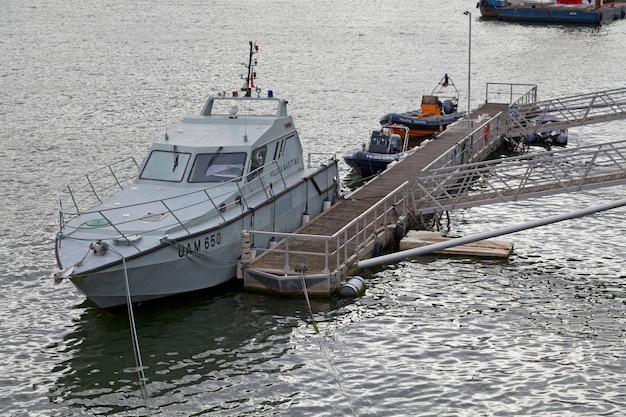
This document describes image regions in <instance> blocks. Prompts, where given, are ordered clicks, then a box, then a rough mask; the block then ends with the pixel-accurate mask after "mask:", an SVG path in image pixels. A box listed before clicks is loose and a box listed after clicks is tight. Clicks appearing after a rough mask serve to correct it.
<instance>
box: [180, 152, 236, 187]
mask: <svg viewBox="0 0 626 417" xmlns="http://www.w3.org/2000/svg"><path fill="white" fill-rule="evenodd" d="M245 162H246V153H245V152H233V153H202V154H198V155H197V156H196V160H195V161H194V163H193V167H192V168H191V174H189V182H225V181H231V180H235V179H240V177H241V175H242V174H243V168H244V166H245Z"/></svg>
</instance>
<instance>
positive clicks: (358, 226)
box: [249, 181, 409, 274]
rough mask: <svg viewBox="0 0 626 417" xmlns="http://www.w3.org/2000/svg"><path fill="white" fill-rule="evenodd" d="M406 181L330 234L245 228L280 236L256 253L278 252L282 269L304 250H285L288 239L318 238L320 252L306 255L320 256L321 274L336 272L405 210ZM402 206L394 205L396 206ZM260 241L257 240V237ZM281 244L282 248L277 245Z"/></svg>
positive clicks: (252, 232) (311, 252)
mask: <svg viewBox="0 0 626 417" xmlns="http://www.w3.org/2000/svg"><path fill="white" fill-rule="evenodd" d="M408 200H409V182H408V181H405V182H404V183H402V184H401V185H400V186H398V187H396V188H395V189H394V190H393V191H391V192H390V193H388V194H387V195H386V196H385V197H384V198H383V199H381V200H380V201H378V203H376V204H375V205H374V206H372V207H370V208H369V209H368V210H366V211H365V212H363V213H362V214H360V215H359V216H358V217H357V218H355V219H353V220H352V221H350V222H349V223H348V224H346V225H345V226H344V227H342V228H341V229H339V230H338V231H336V232H335V233H333V234H332V235H311V234H303V233H297V232H294V233H277V232H271V231H261V230H249V233H250V235H251V236H252V235H257V236H273V237H277V238H280V239H281V240H280V242H278V244H277V245H276V246H274V247H271V248H270V247H268V248H259V247H257V248H256V250H257V251H260V252H262V253H263V252H272V253H278V254H280V253H282V254H283V256H284V257H285V258H284V265H285V268H284V269H285V270H286V271H293V270H294V269H293V268H291V267H290V266H289V265H290V254H291V255H293V254H296V253H304V252H298V251H293V250H290V249H289V244H290V242H292V241H296V240H297V241H305V240H309V241H310V240H316V241H322V242H323V243H324V245H323V248H324V249H323V251H307V252H306V254H307V256H313V257H320V256H321V257H324V265H325V267H324V270H323V271H322V273H324V274H330V273H331V266H332V268H333V271H338V270H341V269H343V268H345V266H346V265H347V263H348V262H349V260H350V259H352V258H353V257H354V256H358V254H359V253H360V251H361V250H362V249H363V248H365V247H366V246H367V244H368V243H369V242H372V240H373V239H375V238H376V237H377V236H378V235H379V234H380V233H381V232H383V231H384V230H386V228H387V227H388V225H390V224H392V222H391V218H392V217H393V218H394V219H393V221H394V222H395V221H397V217H398V216H399V214H400V213H398V211H397V210H400V211H401V212H404V213H407V208H408V203H409V201H408ZM400 204H401V205H402V207H399V208H398V205H400ZM259 240H261V239H259ZM281 243H282V244H283V248H281V246H280V245H281ZM331 258H335V262H331ZM309 272H311V271H309Z"/></svg>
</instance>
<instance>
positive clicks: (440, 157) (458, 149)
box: [241, 83, 626, 296]
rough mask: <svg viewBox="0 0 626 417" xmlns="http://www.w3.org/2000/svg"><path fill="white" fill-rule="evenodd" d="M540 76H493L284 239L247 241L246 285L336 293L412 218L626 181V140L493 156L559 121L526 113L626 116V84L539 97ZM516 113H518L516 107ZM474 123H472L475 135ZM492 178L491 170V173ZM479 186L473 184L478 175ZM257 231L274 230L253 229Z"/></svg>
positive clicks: (578, 120) (571, 119) (570, 117)
mask: <svg viewBox="0 0 626 417" xmlns="http://www.w3.org/2000/svg"><path fill="white" fill-rule="evenodd" d="M536 91H537V90H536V86H529V85H521V84H500V83H489V84H488V85H487V94H486V101H485V104H483V105H482V106H480V107H479V108H478V109H476V110H474V111H472V113H471V114H472V115H474V116H475V119H473V120H472V121H471V126H468V121H467V119H461V120H459V121H457V122H456V123H454V124H452V125H451V126H449V127H448V128H447V129H446V130H445V131H444V132H442V133H441V134H439V135H438V136H437V137H436V138H435V139H433V140H430V141H427V142H425V143H423V144H422V145H420V147H419V148H418V149H417V150H416V151H415V152H414V153H412V154H411V155H409V156H408V157H406V158H405V159H403V160H401V161H399V162H398V163H396V164H394V165H391V166H389V167H388V168H387V169H386V170H385V171H383V172H382V173H381V174H380V175H378V176H376V177H375V178H374V179H373V180H371V181H369V182H367V183H366V184H365V185H363V186H362V187H361V188H359V189H357V190H356V191H355V192H353V193H352V194H350V195H348V196H346V197H345V198H344V199H340V200H338V201H335V202H334V204H332V206H330V208H329V209H328V210H326V211H324V212H323V213H322V214H320V215H319V216H318V217H316V218H315V219H312V220H311V221H310V222H308V223H306V224H304V225H303V226H302V227H301V228H300V229H299V230H297V231H296V232H294V233H274V234H272V233H269V234H271V235H273V237H275V238H276V242H277V244H275V245H272V246H271V247H269V248H258V247H257V248H256V249H255V251H253V252H256V256H253V257H252V258H250V257H249V253H250V249H249V248H248V247H246V246H245V245H242V246H243V247H242V253H243V254H245V256H242V269H241V277H242V278H243V281H244V289H246V290H250V291H260V292H267V293H274V294H281V295H299V294H302V292H303V285H302V283H303V282H305V285H306V289H307V292H308V294H310V295H317V296H330V295H333V294H336V293H337V292H338V290H339V288H340V287H341V285H342V283H343V282H344V281H345V280H346V279H347V278H348V276H349V274H350V273H351V272H352V270H353V269H354V265H355V264H356V262H357V261H359V260H362V259H365V258H368V257H371V256H376V255H378V254H380V253H381V252H382V248H383V247H385V246H386V245H389V244H390V243H392V242H394V241H396V243H397V241H398V240H399V238H400V237H401V236H404V232H405V227H406V224H407V221H408V220H417V219H418V218H420V217H421V216H423V215H426V214H436V213H439V214H440V213H443V212H444V211H446V210H453V209H455V208H464V207H472V206H477V205H482V204H488V203H491V202H503V201H513V200H519V199H523V198H530V197H537V196H541V195H547V194H555V193H563V192H575V191H580V190H582V189H588V188H594V187H601V186H607V185H613V184H622V183H625V182H626V141H624V142H617V143H612V144H604V145H595V146H590V147H584V148H582V147H581V148H574V149H562V150H558V151H546V152H545V153H542V154H543V155H545V157H544V158H542V157H541V156H540V155H541V154H539V156H538V155H533V158H528V157H525V156H524V155H520V156H518V157H513V158H510V159H509V160H503V159H498V160H497V161H492V162H489V161H485V159H486V158H487V156H488V155H490V154H491V153H492V152H493V151H494V150H496V149H497V148H498V147H499V146H500V145H501V143H502V140H503V138H504V137H505V136H506V135H507V134H510V133H511V132H512V133H513V134H527V133H529V132H531V133H537V132H540V131H541V130H542V129H543V130H551V129H554V128H555V126H556V125H555V124H552V125H549V126H548V125H542V124H541V123H536V124H533V125H532V126H528V125H526V124H524V123H520V122H519V121H520V120H537V118H539V119H541V118H542V117H543V116H545V115H547V114H556V115H558V116H559V119H560V122H559V123H558V126H559V127H564V126H579V125H583V124H587V123H594V122H600V121H607V120H615V119H622V118H626V88H623V89H615V90H607V91H604V92H599V93H592V94H584V95H579V96H572V97H566V98H564V99H557V100H547V101H537V96H536ZM513 114H514V115H515V117H512V116H511V115H513ZM468 132H471V133H470V134H469V135H468ZM487 179H488V180H487ZM477 183H478V184H479V186H478V187H475V185H476V184H477ZM249 233H250V240H249V241H251V242H252V243H254V240H255V239H254V237H255V236H257V235H259V234H268V232H255V231H250V232H249Z"/></svg>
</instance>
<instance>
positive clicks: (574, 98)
mask: <svg viewBox="0 0 626 417" xmlns="http://www.w3.org/2000/svg"><path fill="white" fill-rule="evenodd" d="M510 115H511V118H512V121H511V122H512V123H511V125H512V126H514V128H512V129H511V131H510V132H508V135H509V136H516V135H527V134H534V133H544V132H549V131H552V130H557V129H563V128H568V127H574V126H582V125H585V124H589V123H598V122H605V121H611V120H618V119H624V118H626V87H623V88H614V89H610V90H604V91H598V92H594V93H586V94H578V95H571V96H567V97H561V98H555V99H550V100H544V101H536V102H534V103H533V102H528V103H518V104H515V105H511V106H510ZM548 116H549V117H550V118H548Z"/></svg>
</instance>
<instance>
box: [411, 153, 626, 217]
mask: <svg viewBox="0 0 626 417" xmlns="http://www.w3.org/2000/svg"><path fill="white" fill-rule="evenodd" d="M622 183H626V141H619V142H612V143H604V144H598V145H591V146H585V147H579V148H574V149H558V150H553V151H545V152H541V153H538V154H533V155H522V156H516V157H509V158H506V159H502V160H501V159H498V160H492V161H485V162H477V163H471V164H466V165H464V166H463V167H460V168H459V167H443V168H439V169H433V170H431V171H429V173H428V175H427V176H425V177H422V178H419V179H418V180H417V181H416V182H415V184H414V186H413V189H412V190H413V192H414V198H415V202H416V212H417V213H420V214H427V213H432V212H442V211H447V210H453V209H458V208H466V207H473V206H478V205H484V204H490V203H496V202H505V201H515V200H520V199H526V198H533V197H539V196H542V195H550V194H557V193H564V192H576V191H580V190H582V189H591V188H599V187H606V186H609V185H615V184H622Z"/></svg>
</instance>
